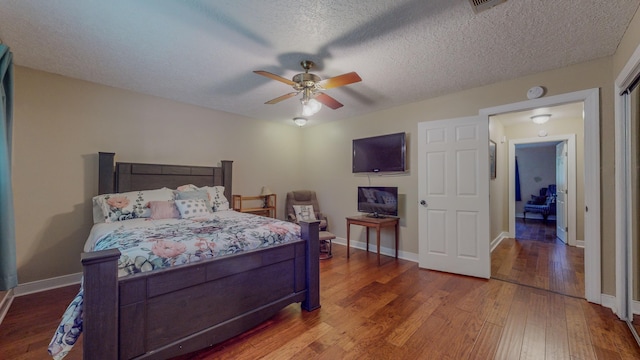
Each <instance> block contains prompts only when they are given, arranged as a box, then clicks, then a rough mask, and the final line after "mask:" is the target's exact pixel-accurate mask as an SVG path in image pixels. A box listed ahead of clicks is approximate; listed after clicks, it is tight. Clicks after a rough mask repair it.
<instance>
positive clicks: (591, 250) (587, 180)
mask: <svg viewBox="0 0 640 360" xmlns="http://www.w3.org/2000/svg"><path fill="white" fill-rule="evenodd" d="M599 96H600V95H599V90H598V89H590V90H584V91H577V92H573V93H568V94H563V95H556V96H550V97H547V98H539V99H534V100H529V101H523V102H520V103H514V104H509V105H504V106H499V107H494V108H489V109H483V110H481V111H480V113H481V115H482V114H484V115H486V116H487V118H493V117H495V116H500V115H503V114H508V113H516V112H524V111H533V110H538V109H545V110H546V109H547V108H550V107H555V106H560V105H565V104H571V103H581V104H582V105H583V107H584V113H583V120H584V121H583V129H584V137H583V139H584V148H583V149H582V152H583V158H584V160H585V161H584V165H583V166H584V171H583V173H584V188H583V189H578V190H577V191H581V193H582V194H583V195H584V200H583V203H584V207H582V206H580V207H576V214H577V212H578V210H577V209H580V214H581V215H580V216H583V217H584V221H583V222H582V224H583V225H581V229H582V232H583V234H584V235H583V236H584V237H583V239H584V265H583V269H584V279H585V280H584V297H585V298H586V299H587V300H588V301H589V302H592V303H597V304H600V303H601V296H600V290H601V278H600V262H601V257H600V199H599V189H600V172H599V171H600V134H599V130H600V129H599V124H600V119H599ZM490 129H491V130H492V135H491V136H492V140H494V141H500V143H502V144H503V145H502V146H503V147H502V150H503V152H505V153H506V152H508V148H511V147H512V146H511V145H513V144H507V138H506V136H505V135H503V134H498V136H496V134H494V133H493V130H494V127H493V126H492V125H491V124H490ZM542 130H544V129H542ZM567 133H568V132H567ZM537 135H538V138H541V137H546V139H550V136H549V134H548V133H546V132H545V131H538V134H537ZM533 136H535V133H534V135H533ZM510 137H512V138H519V139H527V138H529V139H533V137H532V136H531V135H528V136H524V135H521V136H510ZM558 140H562V139H558ZM537 141H539V139H538V140H537ZM514 146H515V145H513V147H514ZM503 156H504V158H503V159H502V161H501V163H502V164H503V168H504V169H506V170H504V171H505V173H504V174H503V180H502V183H501V184H500V186H493V185H492V186H491V198H492V200H491V201H492V206H491V209H492V210H491V211H492V220H491V221H492V224H493V223H494V222H495V223H496V224H495V226H496V228H497V229H498V230H496V229H494V228H492V237H493V241H492V248H495V246H496V245H497V244H498V243H500V241H503V239H508V238H512V237H513V235H514V233H515V221H514V220H515V206H514V205H513V204H512V202H511V201H510V199H514V198H515V188H514V185H513V182H511V181H509V179H513V178H514V177H515V174H514V165H515V163H514V162H510V158H509V157H507V156H506V155H503ZM498 157H499V156H498ZM499 161H500V160H499ZM507 172H508V173H507ZM499 177H500V176H499ZM497 180H499V179H497ZM505 189H508V192H509V194H508V196H504V195H502V193H503V192H504V191H505ZM496 194H497V195H496ZM523 195H524V194H523ZM500 198H502V199H500ZM495 199H498V200H499V201H498V202H499V204H497V205H496V204H494V201H496V200H495ZM505 208H508V210H506V209H505ZM496 209H497V211H496ZM496 217H497V218H498V219H497V220H496V219H495V218H496ZM505 228H508V229H509V231H508V232H502V233H500V232H499V231H500V229H505ZM496 231H497V233H496ZM576 232H577V231H574V234H575V233H576ZM570 233H571V232H569V235H570ZM493 266H494V265H493V264H492V268H493Z"/></svg>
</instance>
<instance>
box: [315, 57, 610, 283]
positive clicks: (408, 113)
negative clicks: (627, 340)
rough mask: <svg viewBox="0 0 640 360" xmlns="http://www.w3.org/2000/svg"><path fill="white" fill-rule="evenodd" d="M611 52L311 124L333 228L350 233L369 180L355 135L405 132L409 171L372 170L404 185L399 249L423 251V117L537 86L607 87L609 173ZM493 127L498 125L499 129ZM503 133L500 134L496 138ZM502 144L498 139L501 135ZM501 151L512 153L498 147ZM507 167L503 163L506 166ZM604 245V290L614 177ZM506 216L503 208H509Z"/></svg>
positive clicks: (551, 89) (495, 101) (510, 98)
mask: <svg viewBox="0 0 640 360" xmlns="http://www.w3.org/2000/svg"><path fill="white" fill-rule="evenodd" d="M611 72H612V59H611V58H604V59H599V60H595V61H591V62H587V63H582V64H577V65H574V66H570V67H566V68H562V69H557V70H552V71H547V72H543V73H540V74H536V75H532V76H526V77H521V78H518V79H514V80H509V81H505V82H501V83H497V84H493V85H488V86H483V87H479V88H475V89H470V90H465V91H461V92H458V93H455V94H450V95H446V96H441V97H438V98H434V99H428V100H425V101H421V102H417V103H412V104H409V105H405V106H400V107H395V108H392V109H387V110H384V111H378V112H376V113H373V114H369V115H366V116H362V117H358V118H353V119H350V120H344V121H338V122H333V123H329V124H325V125H321V126H315V127H309V128H306V129H304V138H305V144H306V145H305V162H306V163H309V164H313V165H314V166H312V167H307V171H306V172H305V174H304V177H305V179H304V182H305V183H308V184H309V187H311V188H314V189H316V190H317V191H318V193H319V196H320V201H321V206H322V208H323V210H324V212H325V213H327V214H328V216H329V219H330V220H331V222H332V223H331V230H332V231H333V232H334V233H336V235H338V236H339V237H343V238H344V237H346V224H345V221H344V218H345V217H346V216H350V215H354V214H356V200H355V197H356V187H357V186H358V185H367V184H368V183H369V179H368V178H367V177H363V176H357V175H354V174H352V173H351V155H350V151H351V140H352V139H354V138H359V137H365V136H372V135H380V134H384V133H391V132H399V131H405V132H407V134H408V138H409V144H408V149H409V150H408V151H409V168H410V170H409V172H408V173H407V174H406V175H404V176H371V178H370V181H371V184H373V185H389V186H398V187H399V192H400V193H401V194H403V195H404V196H403V198H402V202H401V210H400V216H401V228H400V250H401V251H405V252H409V253H414V254H416V253H417V252H418V213H417V203H418V179H417V160H418V159H417V143H416V141H414V139H416V137H417V134H416V131H417V124H418V123H419V122H422V121H430V120H440V119H448V118H455V117H462V116H471V115H477V114H478V112H479V110H480V109H484V108H490V107H495V106H499V105H505V104H510V103H515V102H520V101H523V100H526V92H527V89H529V88H530V87H532V86H534V85H541V86H545V87H546V88H547V96H552V95H559V94H565V93H569V92H573V91H579V90H585V89H591V88H600V91H601V93H600V95H601V104H600V105H601V129H600V130H601V138H602V139H603V141H602V145H601V151H602V154H601V157H602V159H601V160H602V168H603V173H604V174H612V173H613V163H614V147H613V139H614V113H613V91H612V90H613V79H612V77H611ZM492 130H493V129H492ZM492 136H493V135H492ZM496 139H499V137H496ZM496 143H497V144H500V142H499V141H496ZM499 149H500V150H503V151H498V154H500V153H502V154H505V153H506V148H505V147H504V145H503V146H501V147H499ZM498 161H499V164H503V166H498V168H497V171H498V172H500V171H504V170H506V169H507V167H506V166H507V164H506V159H505V158H502V159H500V158H499V159H498ZM500 169H503V170H500ZM504 186H505V183H502V184H501V183H499V182H495V181H492V182H491V187H492V189H493V188H494V187H497V188H500V187H504ZM602 189H603V195H602V214H603V215H602V217H603V219H602V242H603V243H602V248H603V264H602V267H603V269H602V277H603V291H604V292H605V293H607V294H614V293H615V283H614V281H615V273H614V272H615V260H614V259H615V258H614V254H615V243H614V237H615V215H614V213H613V211H614V206H615V204H614V201H613V200H614V181H613V177H611V176H603V177H602ZM491 202H492V211H493V210H494V207H495V206H498V207H499V206H500V205H498V203H500V204H502V205H501V207H502V213H503V214H504V213H505V212H506V211H507V209H508V208H507V205H506V199H501V201H498V199H496V202H494V200H493V199H492V200H491ZM503 216H504V215H503ZM493 221H494V220H493V219H492V224H491V232H492V236H496V234H499V228H500V225H499V224H498V223H496V224H493ZM363 234H364V232H363V231H362V230H361V229H359V228H358V227H353V229H352V237H354V238H356V240H358V239H359V240H361V241H363V239H364V235H363ZM382 245H383V246H386V247H389V248H393V243H392V235H391V234H390V232H388V233H385V234H383V241H382Z"/></svg>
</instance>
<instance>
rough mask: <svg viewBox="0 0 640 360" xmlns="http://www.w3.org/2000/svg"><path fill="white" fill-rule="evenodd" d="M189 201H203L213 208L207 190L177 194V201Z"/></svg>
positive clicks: (179, 192)
mask: <svg viewBox="0 0 640 360" xmlns="http://www.w3.org/2000/svg"><path fill="white" fill-rule="evenodd" d="M189 199H202V200H204V201H205V202H206V203H207V205H209V206H211V202H210V201H209V193H207V190H201V189H198V190H188V191H178V192H176V200H189Z"/></svg>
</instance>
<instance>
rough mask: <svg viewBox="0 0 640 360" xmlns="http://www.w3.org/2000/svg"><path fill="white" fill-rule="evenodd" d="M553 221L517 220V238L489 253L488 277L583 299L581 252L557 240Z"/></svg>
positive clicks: (505, 241) (508, 240)
mask: <svg viewBox="0 0 640 360" xmlns="http://www.w3.org/2000/svg"><path fill="white" fill-rule="evenodd" d="M554 227H555V222H553V221H550V222H549V223H548V224H544V223H543V222H542V221H541V220H527V222H526V224H525V223H523V222H522V220H521V219H518V221H516V238H515V239H512V238H508V239H504V240H502V242H501V243H500V244H499V245H498V246H497V247H496V248H495V249H494V250H493V252H492V253H491V277H492V278H495V279H500V280H505V281H511V282H514V283H517V284H522V285H527V286H533V287H536V288H540V289H544V290H549V291H554V292H558V293H560V294H565V295H570V296H577V297H582V298H583V297H584V249H583V248H578V247H574V246H567V245H565V244H564V243H562V242H561V241H560V240H558V239H556V236H555V234H556V232H555V228H554Z"/></svg>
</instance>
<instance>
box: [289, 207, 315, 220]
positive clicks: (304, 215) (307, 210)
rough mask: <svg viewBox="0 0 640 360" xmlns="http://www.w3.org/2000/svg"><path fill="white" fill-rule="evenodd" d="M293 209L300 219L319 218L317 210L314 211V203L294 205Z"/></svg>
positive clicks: (297, 218)
mask: <svg viewBox="0 0 640 360" xmlns="http://www.w3.org/2000/svg"><path fill="white" fill-rule="evenodd" d="M293 211H295V213H296V220H298V221H310V220H318V219H316V213H315V211H313V205H293Z"/></svg>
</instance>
